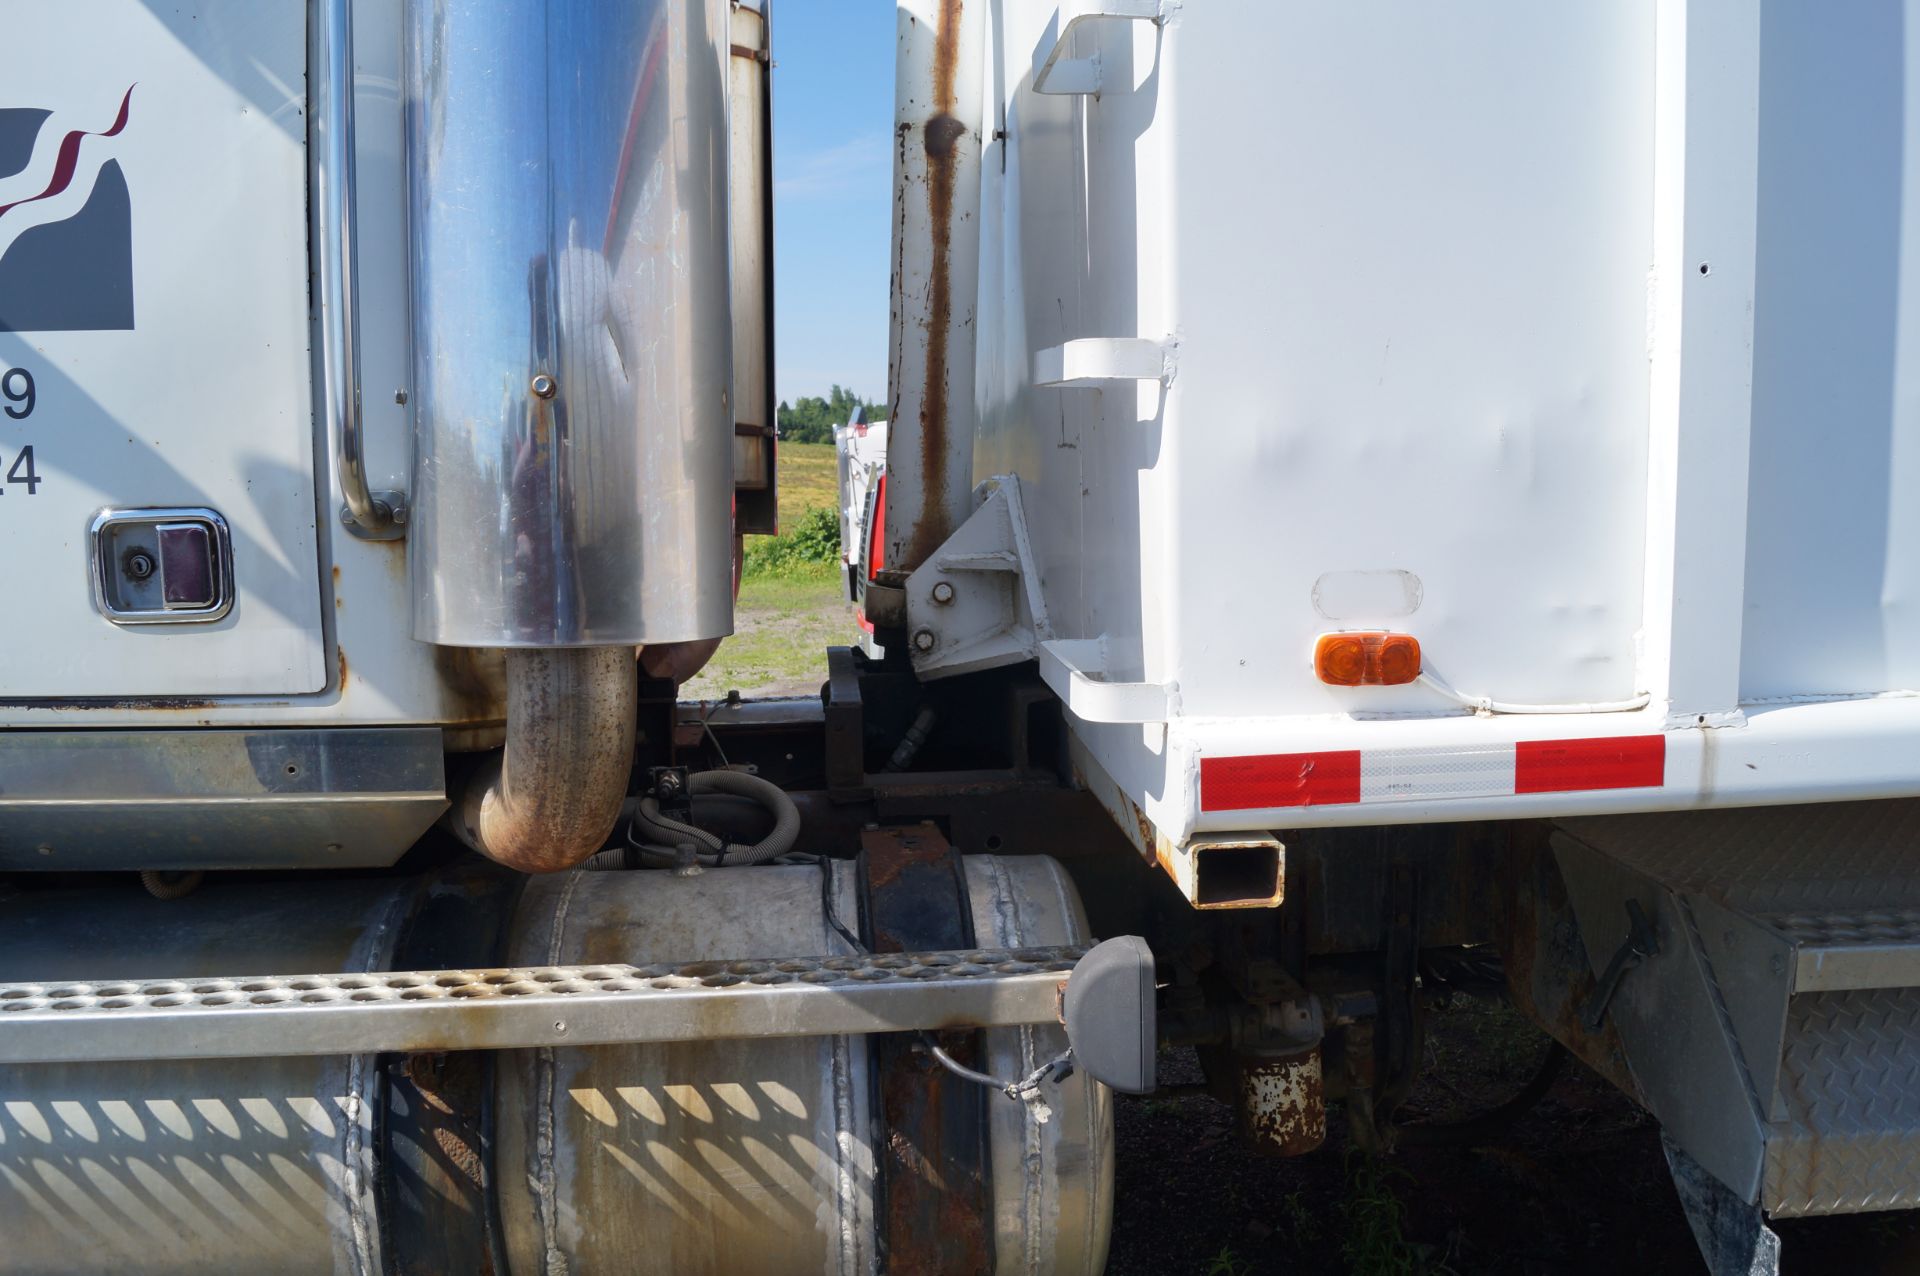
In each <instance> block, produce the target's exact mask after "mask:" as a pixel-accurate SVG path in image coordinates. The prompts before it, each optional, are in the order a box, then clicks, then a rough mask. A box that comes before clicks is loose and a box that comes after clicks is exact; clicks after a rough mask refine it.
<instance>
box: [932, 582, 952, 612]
mask: <svg viewBox="0 0 1920 1276" xmlns="http://www.w3.org/2000/svg"><path fill="white" fill-rule="evenodd" d="M933 601H935V602H936V603H939V604H940V605H941V606H942V607H944V606H946V605H947V604H948V603H950V602H952V601H953V582H952V581H949V580H939V581H935V582H934V584H933Z"/></svg>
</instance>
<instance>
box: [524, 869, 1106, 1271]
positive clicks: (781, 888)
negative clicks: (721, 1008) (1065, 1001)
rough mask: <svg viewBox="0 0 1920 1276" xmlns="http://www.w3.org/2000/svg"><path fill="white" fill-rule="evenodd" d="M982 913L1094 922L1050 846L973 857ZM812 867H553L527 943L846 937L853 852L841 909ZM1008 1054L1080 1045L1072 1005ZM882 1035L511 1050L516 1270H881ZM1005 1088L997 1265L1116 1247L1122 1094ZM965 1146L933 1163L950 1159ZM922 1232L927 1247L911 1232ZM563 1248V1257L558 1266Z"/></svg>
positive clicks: (1010, 929) (827, 940) (656, 957)
mask: <svg viewBox="0 0 1920 1276" xmlns="http://www.w3.org/2000/svg"><path fill="white" fill-rule="evenodd" d="M966 877H967V887H968V894H969V896H970V898H971V903H972V911H973V917H972V924H973V933H974V935H975V936H976V938H977V939H978V941H979V942H980V943H982V944H991V945H1004V946H1009V947H1019V946H1023V945H1044V944H1067V943H1080V942H1084V941H1085V940H1086V938H1087V933H1086V923H1085V919H1084V918H1083V916H1082V915H1081V912H1080V907H1079V902H1078V897H1077V895H1076V894H1075V892H1074V890H1073V887H1072V885H1071V883H1069V882H1068V880H1067V878H1066V875H1065V874H1064V873H1063V872H1062V871H1061V870H1060V867H1059V865H1057V864H1056V863H1054V862H1053V861H1052V860H1048V859H1043V858H1030V859H1015V858H1002V857H996V856H973V857H969V858H968V860H967V861H966ZM822 885H823V883H822V881H821V872H820V870H818V869H816V868H812V867H779V868H753V869H727V870H721V871H719V872H709V873H706V874H703V875H701V876H698V877H693V878H673V877H670V876H667V875H665V874H661V873H637V872H629V873H585V874H574V875H570V876H567V877H557V878H542V879H537V880H535V881H534V882H533V883H532V884H531V885H530V886H529V887H528V890H527V894H526V897H525V898H524V900H523V901H522V904H521V907H520V910H519V913H518V916H517V918H516V922H515V933H514V937H513V941H512V944H511V948H510V951H511V958H510V960H512V961H513V962H514V963H516V964H536V963H538V964H545V963H587V964H591V963H602V962H628V963H634V964H643V963H648V962H653V961H661V960H674V961H683V960H692V961H701V960H708V959H713V960H719V959H724V958H731V957H740V956H745V955H748V954H752V955H757V956H777V955H780V954H786V953H800V952H808V953H815V954H818V953H847V952H849V951H851V949H850V948H849V947H848V945H847V944H846V942H845V940H844V939H843V938H842V937H841V936H840V934H839V933H838V931H837V930H836V928H835V925H834V922H835V920H836V918H837V919H838V920H839V921H840V922H841V923H842V924H843V925H846V926H849V927H852V926H855V925H856V924H857V920H856V919H857V918H858V917H859V915H860V903H859V900H858V898H857V896H856V884H855V871H854V868H853V866H852V865H851V864H849V863H840V864H837V865H835V866H834V872H833V878H832V899H833V912H834V914H835V915H836V917H829V916H828V911H827V908H826V906H825V897H826V893H825V892H824V891H823V889H822ZM984 1036H985V1043H984V1049H983V1051H982V1055H981V1058H982V1060H983V1061H984V1064H985V1067H986V1069H987V1070H989V1071H991V1072H993V1073H994V1074H995V1075H998V1076H1003V1077H1021V1076H1024V1075H1026V1074H1027V1073H1028V1072H1030V1071H1031V1070H1032V1069H1033V1068H1034V1067H1036V1066H1037V1065H1038V1064H1040V1063H1044V1062H1046V1061H1047V1060H1048V1059H1050V1058H1052V1057H1053V1056H1054V1055H1056V1054H1057V1053H1059V1052H1060V1051H1061V1050H1062V1049H1064V1048H1065V1045H1066V1041H1065V1037H1064V1034H1063V1033H1062V1032H1061V1031H1060V1030H1059V1029H1057V1028H1032V1029H997V1030H994V1031H991V1032H988V1033H986V1034H984ZM868 1047H869V1042H868V1041H867V1040H863V1039H857V1038H845V1037H816V1038H792V1039H786V1040H770V1041H753V1042H740V1041H726V1040H715V1041H703V1042H687V1043H684V1044H678V1045H667V1046H593V1047H584V1048H580V1049H558V1050H528V1051H520V1052H517V1054H516V1055H515V1057H514V1058H513V1059H512V1061H511V1063H507V1062H504V1061H503V1065H502V1067H501V1069H500V1073H499V1082H498V1086H499V1109H498V1111H499V1117H498V1121H499V1160H498V1163H497V1168H498V1176H499V1180H500V1182H501V1183H502V1185H503V1192H502V1198H501V1209H500V1213H501V1221H502V1225H503V1231H504V1234H505V1238H506V1242H507V1251H508V1254H509V1256H510V1258H511V1266H512V1269H513V1270H514V1271H515V1272H528V1271H543V1270H546V1271H572V1272H601V1271H621V1272H654V1273H662V1274H663V1276H664V1274H669V1273H672V1274H680V1273H703V1272H707V1273H720V1272H725V1273H728V1274H729V1276H753V1274H755V1273H765V1274H768V1276H776V1274H777V1276H791V1274H792V1273H805V1272H825V1273H842V1272H857V1273H867V1272H872V1271H875V1270H876V1249H877V1245H878V1243H879V1242H878V1230H877V1229H878V1228H879V1227H880V1226H881V1224H880V1223H878V1222H877V1221H876V1204H875V1197H876V1190H877V1188H876V1182H875V1154H874V1149H875V1140H876V1138H884V1137H885V1134H884V1131H881V1130H879V1129H878V1126H877V1122H876V1116H875V1104H876V1097H875V1086H876V1081H877V1080H878V1079H877V1078H876V1077H875V1076H874V1075H873V1073H872V1071H871V1069H870V1058H871V1055H870V1051H869V1048H868ZM988 1102H989V1106H988V1107H987V1114H988V1115H987V1120H988V1148H989V1159H990V1162H991V1165H990V1183H991V1188H990V1201H991V1218H990V1219H989V1220H988V1225H987V1232H988V1234H989V1236H990V1238H991V1249H992V1254H993V1259H992V1261H993V1267H992V1269H991V1270H993V1271H996V1272H999V1273H1004V1274H1007V1276H1011V1274H1012V1273H1038V1272H1046V1273H1059V1274H1061V1276H1071V1274H1072V1273H1086V1274H1087V1276H1093V1274H1094V1273H1098V1272H1099V1271H1101V1270H1102V1269H1103V1268H1104V1267H1105V1265H1106V1244H1107V1231H1108V1226H1109V1222H1110V1217H1111V1207H1112V1187H1113V1151H1112V1131H1113V1116H1112V1108H1111V1098H1110V1096H1109V1095H1108V1093H1107V1092H1106V1090H1105V1089H1104V1088H1103V1087H1101V1086H1099V1085H1096V1084H1094V1083H1092V1082H1090V1081H1088V1080H1086V1079H1085V1078H1084V1077H1082V1076H1080V1075H1075V1076H1073V1077H1071V1078H1069V1079H1068V1080H1067V1081H1066V1082H1065V1083H1063V1084H1061V1085H1059V1086H1057V1087H1054V1086H1049V1087H1048V1089H1047V1102H1048V1104H1049V1105H1050V1107H1051V1109H1052V1113H1051V1117H1050V1119H1049V1120H1048V1121H1047V1122H1046V1123H1045V1124H1041V1123H1039V1122H1037V1121H1035V1120H1034V1119H1033V1117H1032V1115H1031V1114H1030V1113H1029V1112H1028V1110H1027V1108H1026V1105H1024V1104H1022V1103H1019V1102H1016V1101H1014V1100H1011V1099H1008V1098H1005V1097H1004V1096H1000V1095H992V1096H990V1098H989V1101H988ZM952 1171H953V1167H949V1166H931V1167H927V1172H928V1173H930V1174H933V1175H935V1176H938V1175H941V1174H945V1173H950V1172H952ZM909 1239H910V1240H911V1241H912V1242H913V1243H914V1244H917V1245H919V1246H922V1247H924V1250H923V1255H922V1257H916V1256H915V1255H913V1254H910V1253H902V1252H900V1248H901V1246H902V1245H903V1244H904V1243H905V1242H906V1241H907V1240H909ZM957 1239H958V1238H957V1237H953V1236H940V1235H920V1236H917V1237H913V1238H901V1237H895V1238H893V1244H894V1247H895V1251H894V1252H893V1253H892V1254H891V1256H890V1261H889V1264H888V1267H889V1269H890V1270H894V1271H934V1270H938V1271H946V1270H958V1269H956V1268H953V1267H952V1265H951V1263H950V1262H949V1261H943V1248H945V1249H947V1253H946V1254H945V1256H944V1257H945V1258H946V1259H950V1257H951V1250H950V1247H951V1246H952V1245H954V1244H955V1243H957ZM542 1264H544V1266H543V1265H542Z"/></svg>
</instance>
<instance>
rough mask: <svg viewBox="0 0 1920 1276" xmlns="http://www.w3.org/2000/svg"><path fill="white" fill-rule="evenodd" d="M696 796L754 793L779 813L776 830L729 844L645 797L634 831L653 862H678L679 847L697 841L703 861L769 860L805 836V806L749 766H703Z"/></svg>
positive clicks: (692, 781)
mask: <svg viewBox="0 0 1920 1276" xmlns="http://www.w3.org/2000/svg"><path fill="white" fill-rule="evenodd" d="M687 792H688V793H689V795H690V796H693V797H700V796H702V795H712V794H716V793H727V794H732V795H733V796H735V797H743V798H750V799H752V800H753V801H755V802H758V803H759V804H760V805H761V806H763V807H765V808H766V809H767V810H768V811H770V812H772V813H773V817H774V820H773V831H772V832H770V833H768V834H767V835H766V836H765V837H763V838H761V839H760V840H759V841H758V842H755V843H753V844H752V845H751V846H746V845H741V844H739V843H728V842H726V841H723V840H722V839H721V838H718V837H716V836H714V835H713V834H712V833H709V832H707V831H706V830H705V829H702V828H696V827H695V826H694V825H692V824H686V823H682V822H681V821H679V820H675V819H670V818H669V817H667V816H665V815H662V814H661V813H660V803H659V802H658V801H656V800H655V799H653V798H651V797H645V798H641V799H640V805H639V809H638V810H637V811H636V812H635V813H634V817H633V829H632V832H631V834H630V836H631V837H632V839H633V841H634V842H635V844H637V845H638V846H639V847H640V850H641V854H642V857H643V858H644V859H645V860H646V861H647V862H648V863H654V864H663V863H664V864H671V863H673V862H675V859H676V855H675V851H674V848H675V847H677V846H681V845H684V844H686V843H692V844H693V847H694V852H695V856H696V858H697V859H698V860H699V862H700V863H702V864H707V865H712V866H716V867H717V866H720V865H726V864H734V865H747V864H764V863H766V862H767V861H769V860H774V859H778V858H779V857H780V856H782V855H785V854H786V853H787V852H788V851H791V850H792V849H793V844H794V842H795V841H797V840H798V839H799V836H800V809H799V808H798V807H796V806H795V805H794V804H793V799H792V798H790V797H788V796H787V795H786V793H785V792H784V791H783V790H782V789H781V788H780V786H779V785H777V784H772V783H770V782H768V781H766V780H763V779H761V778H760V777H759V776H757V775H748V774H747V773H746V772H744V771H701V772H698V773H697V774H695V775H693V776H691V777H690V778H689V779H688V781H687Z"/></svg>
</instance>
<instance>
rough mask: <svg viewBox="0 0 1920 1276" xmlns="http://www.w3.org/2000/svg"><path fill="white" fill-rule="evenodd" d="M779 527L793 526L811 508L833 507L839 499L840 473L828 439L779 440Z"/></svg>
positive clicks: (791, 527) (788, 527) (784, 530)
mask: <svg viewBox="0 0 1920 1276" xmlns="http://www.w3.org/2000/svg"><path fill="white" fill-rule="evenodd" d="M777 455H778V456H779V458H780V475H779V479H780V530H781V531H783V532H786V531H791V530H793V528H794V526H795V524H796V523H797V522H798V520H799V518H800V516H801V515H802V514H805V513H806V512H807V511H808V510H810V509H817V508H820V507H823V506H824V507H825V508H827V509H834V508H836V507H837V506H838V505H839V503H840V493H839V490H838V488H839V483H840V479H839V473H838V471H837V470H836V469H835V468H834V462H833V445H832V444H831V443H785V442H783V443H781V444H780V446H779V451H778V453H777Z"/></svg>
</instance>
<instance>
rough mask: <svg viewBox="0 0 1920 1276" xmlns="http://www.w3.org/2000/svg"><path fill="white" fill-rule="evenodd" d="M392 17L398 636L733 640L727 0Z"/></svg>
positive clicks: (553, 642) (414, 9) (473, 0)
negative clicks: (399, 194) (410, 438)
mask: <svg viewBox="0 0 1920 1276" xmlns="http://www.w3.org/2000/svg"><path fill="white" fill-rule="evenodd" d="M407 10H408V15H409V16H408V28H409V40H410V46H411V47H410V54H409V72H408V83H407V94H408V118H409V140H408V175H409V202H410V213H411V235H412V292H413V336H414V347H415V348H414V396H415V397H414V405H415V438H414V442H415V456H414V495H413V500H414V505H413V510H412V512H411V515H410V521H409V527H408V533H407V538H408V564H409V570H410V572H411V574H412V581H413V590H414V598H415V602H414V635H415V637H417V638H420V639H422V640H424V641H428V642H435V643H442V644H446V645H450V646H466V647H548V646H603V645H621V644H639V643H665V642H678V641H684V640H689V639H701V638H717V637H721V636H723V635H725V634H727V633H728V632H730V631H731V629H732V514H731V503H732V494H733V469H732V459H731V458H732V449H733V410H732V405H731V402H730V396H731V394H732V387H733V373H732V361H731V360H732V354H731V350H732V329H731V318H730V313H729V308H730V288H731V285H730V282H729V274H728V218H727V175H728V154H727V147H728V127H727V62H728V50H729V42H728V7H727V0H408V3H407Z"/></svg>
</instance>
